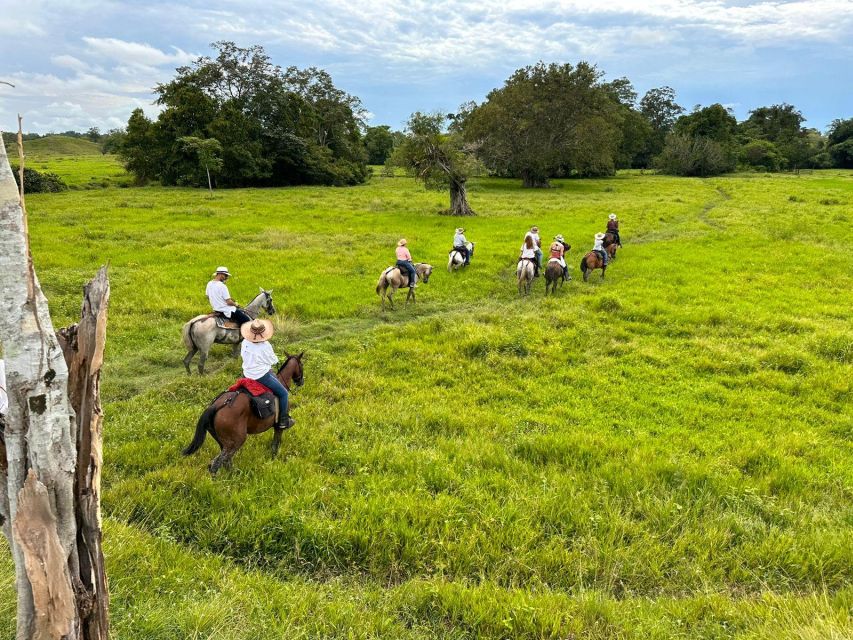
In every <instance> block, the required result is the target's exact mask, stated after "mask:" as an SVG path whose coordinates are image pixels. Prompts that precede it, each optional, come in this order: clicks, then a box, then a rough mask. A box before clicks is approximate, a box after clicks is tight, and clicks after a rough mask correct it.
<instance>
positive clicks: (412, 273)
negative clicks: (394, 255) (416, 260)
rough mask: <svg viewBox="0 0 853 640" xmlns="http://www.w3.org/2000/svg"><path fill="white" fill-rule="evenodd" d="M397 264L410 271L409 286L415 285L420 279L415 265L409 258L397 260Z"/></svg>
mask: <svg viewBox="0 0 853 640" xmlns="http://www.w3.org/2000/svg"><path fill="white" fill-rule="evenodd" d="M397 266H398V267H400V268H401V269H405V270H406V271H408V272H409V286H410V287H413V286H414V285H415V282H416V281H417V279H418V274H417V273H416V272H415V265H413V264H412V263H411V262H410V261H408V260H397Z"/></svg>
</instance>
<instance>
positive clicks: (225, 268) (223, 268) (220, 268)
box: [213, 267, 231, 276]
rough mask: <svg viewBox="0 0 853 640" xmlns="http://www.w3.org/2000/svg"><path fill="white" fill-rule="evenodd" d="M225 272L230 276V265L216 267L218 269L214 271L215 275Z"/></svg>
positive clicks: (224, 273)
mask: <svg viewBox="0 0 853 640" xmlns="http://www.w3.org/2000/svg"><path fill="white" fill-rule="evenodd" d="M220 273H221V274H223V275H226V276H230V275H231V273H230V272H229V271H228V267H216V271H214V272H213V275H219V274H220Z"/></svg>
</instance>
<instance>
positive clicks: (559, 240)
mask: <svg viewBox="0 0 853 640" xmlns="http://www.w3.org/2000/svg"><path fill="white" fill-rule="evenodd" d="M554 240H556V241H557V242H562V241H563V234H562V233H558V234H557V235H555V236H554Z"/></svg>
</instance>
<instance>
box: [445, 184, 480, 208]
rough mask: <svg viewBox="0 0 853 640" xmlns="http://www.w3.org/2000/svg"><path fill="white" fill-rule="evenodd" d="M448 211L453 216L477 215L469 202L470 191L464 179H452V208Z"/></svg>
mask: <svg viewBox="0 0 853 640" xmlns="http://www.w3.org/2000/svg"><path fill="white" fill-rule="evenodd" d="M447 213H448V214H449V215H451V216H474V215H477V214H476V213H474V210H473V209H472V208H471V205H469V204H468V191H467V189H466V188H465V181H464V180H451V181H450V209H449V210H448V212H447Z"/></svg>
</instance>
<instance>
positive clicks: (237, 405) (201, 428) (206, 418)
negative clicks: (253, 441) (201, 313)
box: [182, 352, 305, 476]
mask: <svg viewBox="0 0 853 640" xmlns="http://www.w3.org/2000/svg"><path fill="white" fill-rule="evenodd" d="M303 355H304V352H302V353H300V354H299V355H298V356H292V355H288V354H285V356H286V357H285V360H284V363H283V364H282V365H281V366H280V367H279V368H278V372H276V377H277V378H278V380H279V382H281V383H282V384H283V385H284V386H285V388H286V389H287V390H288V391H290V385H291V382H292V383H293V384H295V385H296V386H297V387H301V386H302V385H303V384H304V383H305V377H304V374H303V369H302V356H303ZM249 402H250V401H249V396H248V395H247V394H246V393H243V392H240V391H225V392H223V393H220V394H219V395H218V396H216V398H214V400H213V402H211V403H210V404H209V405H208V406H207V408H206V409H205V410H204V412H203V413H202V414H201V417H200V418H199V419H198V423H196V427H195V436H193V440H192V442H190V444H189V445H187V447H186V449H184V450H183V452H182V453H183V454H184V455H185V456H188V455H192V454H193V453H195V452H196V451H198V450H199V449H200V448H201V445H202V444H203V443H204V439H205V437H206V436H207V434H208V433H209V434H210V435H211V436H213V439H214V440H216V444H218V445H219V449H220V451H219V455H218V456H216V457H215V458H214V459H213V460H211V462H210V466H209V467H208V469H209V470H210V473H211V475H214V476H215V475H216V472H217V471H219V468H220V467H222V466H224V467H225V468H226V469H230V468H231V459H232V458H233V457H234V454H235V453H237V450H238V449H240V447H242V446H243V443H244V442H245V441H246V437H247V436H248V435H249V434H251V435H256V434H258V433H263V432H264V431H268V430H269V429H270V428H271V427H272V426H273V423H274V422H275V416H274V415H273V416H270V417H268V418H263V419H261V418H258V417H257V416H255V414H254V413H253V412H252V408H251V406H250V404H249ZM282 431H284V429H278V428H276V430H275V433H273V437H272V456H273V458H275V457H276V456H277V455H278V449H279V446H280V445H281V432H282Z"/></svg>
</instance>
